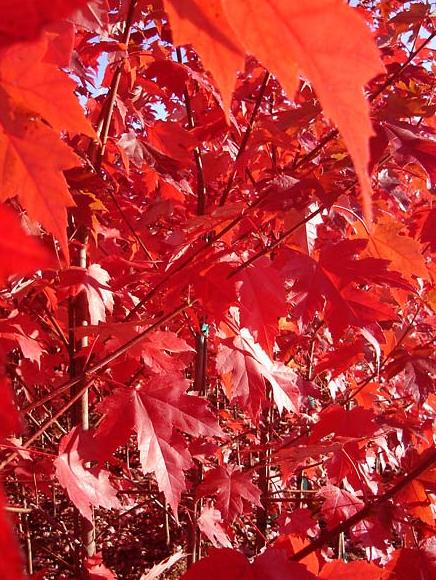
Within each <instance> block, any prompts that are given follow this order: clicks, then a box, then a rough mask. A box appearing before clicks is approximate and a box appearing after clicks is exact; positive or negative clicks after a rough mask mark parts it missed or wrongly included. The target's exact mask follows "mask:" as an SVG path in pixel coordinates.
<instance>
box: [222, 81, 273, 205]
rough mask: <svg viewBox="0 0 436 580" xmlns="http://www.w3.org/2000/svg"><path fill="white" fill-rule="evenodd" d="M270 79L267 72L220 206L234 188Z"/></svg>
mask: <svg viewBox="0 0 436 580" xmlns="http://www.w3.org/2000/svg"><path fill="white" fill-rule="evenodd" d="M270 77H271V75H270V73H269V72H268V71H267V72H266V73H265V75H264V77H263V81H262V84H261V86H260V89H259V93H258V95H257V98H256V102H255V104H254V108H253V111H252V112H251V116H250V120H249V121H248V125H247V128H246V129H245V133H244V136H243V137H242V141H241V144H240V145H239V150H238V154H237V155H236V159H235V162H234V168H233V171H232V173H231V174H230V177H229V180H228V181H227V185H226V188H225V190H224V191H223V194H222V196H221V199H220V201H219V205H220V206H223V205H224V204H225V203H226V200H227V197H228V195H229V193H230V190H231V189H232V187H233V182H234V181H235V177H236V173H237V162H238V160H239V158H240V157H241V155H242V154H243V153H244V151H245V149H246V148H247V143H248V140H249V139H250V135H251V133H252V132H253V127H254V121H255V120H256V117H257V113H258V112H259V108H260V105H261V103H262V99H263V97H264V95H265V91H266V87H267V86H268V81H269V79H270Z"/></svg>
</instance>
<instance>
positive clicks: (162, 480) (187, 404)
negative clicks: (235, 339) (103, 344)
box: [95, 375, 222, 515]
mask: <svg viewBox="0 0 436 580" xmlns="http://www.w3.org/2000/svg"><path fill="white" fill-rule="evenodd" d="M187 388H188V382H187V381H186V380H183V379H181V378H179V377H177V376H171V375H166V376H162V377H161V378H160V380H159V381H156V379H155V378H154V377H151V378H150V379H148V380H147V381H146V382H145V384H142V385H140V386H138V387H136V388H131V389H118V390H116V391H115V392H114V394H113V395H111V396H110V397H108V398H107V399H106V400H105V401H104V403H103V405H102V407H101V411H102V412H104V413H106V415H105V417H104V419H103V421H102V423H101V424H100V426H99V428H98V430H97V432H96V434H95V444H96V449H97V450H98V451H97V454H96V458H98V459H99V460H100V461H105V460H106V459H107V458H108V457H109V455H110V454H111V453H112V452H113V451H114V450H115V449H116V448H117V447H119V446H120V445H122V444H124V443H125V442H126V441H127V440H128V438H129V436H130V433H131V432H132V430H133V429H136V432H137V439H138V448H139V451H140V459H141V465H142V468H143V470H144V473H151V472H154V474H155V476H156V480H157V483H158V485H159V489H160V490H161V491H162V492H163V493H164V494H165V497H166V500H167V502H168V503H169V504H170V506H171V507H172V509H173V511H174V514H175V515H177V506H178V503H179V501H180V496H181V493H182V491H184V490H185V488H186V484H185V478H184V474H183V472H184V471H186V470H187V469H189V468H190V467H191V465H192V459H191V455H190V454H189V452H188V450H187V446H186V442H185V440H184V438H183V437H182V435H181V434H180V433H179V432H177V431H175V429H178V430H179V431H181V432H183V433H188V434H190V435H193V436H194V437H199V436H205V437H214V436H221V434H222V433H221V430H220V428H219V426H218V424H217V423H216V420H215V418H214V416H213V415H212V413H211V412H210V411H209V410H208V409H207V406H206V403H205V402H204V401H203V400H202V399H200V398H199V397H195V396H190V395H186V394H185V391H186V390H187Z"/></svg>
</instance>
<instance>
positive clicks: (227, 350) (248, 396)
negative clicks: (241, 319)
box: [216, 328, 301, 422]
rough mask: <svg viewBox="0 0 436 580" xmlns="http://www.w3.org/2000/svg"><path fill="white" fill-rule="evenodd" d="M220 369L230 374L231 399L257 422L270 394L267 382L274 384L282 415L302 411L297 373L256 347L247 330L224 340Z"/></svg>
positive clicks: (275, 398)
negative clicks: (267, 395)
mask: <svg viewBox="0 0 436 580" xmlns="http://www.w3.org/2000/svg"><path fill="white" fill-rule="evenodd" d="M216 365H217V370H218V372H219V373H221V374H222V375H223V379H224V385H225V386H226V385H227V381H226V375H227V374H230V377H231V381H230V387H229V388H228V389H227V396H228V398H229V399H230V400H236V401H238V403H239V404H240V405H241V406H242V408H243V409H245V410H246V411H247V412H248V414H249V415H250V417H251V418H252V419H253V421H255V422H257V421H258V419H259V414H260V410H261V407H262V403H263V401H265V398H266V395H265V390H266V383H265V380H267V381H268V383H269V384H270V385H271V388H272V392H273V397H274V401H275V403H276V405H277V407H278V409H279V412H280V413H281V412H282V411H283V409H287V410H288V411H293V412H298V411H299V408H300V398H301V392H300V389H299V386H298V378H297V375H296V373H295V372H294V371H293V370H292V369H290V368H289V367H287V366H286V365H284V364H283V363H280V362H276V361H272V360H271V359H270V358H269V356H268V355H267V354H266V353H265V352H264V351H263V350H262V348H261V347H260V346H259V345H258V344H256V343H255V342H254V340H253V338H252V336H251V335H250V333H249V331H248V330H247V329H245V328H242V329H241V330H240V334H239V335H238V336H236V337H235V338H234V339H225V340H223V341H222V342H221V343H220V345H219V349H218V354H217V358H216Z"/></svg>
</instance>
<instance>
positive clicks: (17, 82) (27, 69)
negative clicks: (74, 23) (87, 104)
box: [0, 38, 96, 138]
mask: <svg viewBox="0 0 436 580" xmlns="http://www.w3.org/2000/svg"><path fill="white" fill-rule="evenodd" d="M48 46H49V45H48V42H47V38H43V39H41V40H40V41H38V42H34V43H31V44H29V43H27V44H24V45H23V44H17V45H14V46H12V47H10V48H9V49H7V50H4V51H1V52H0V86H1V87H2V89H3V90H4V91H5V93H6V94H7V96H8V99H9V102H10V103H13V106H14V108H15V109H17V110H26V111H29V112H33V113H35V114H36V115H37V116H39V117H41V118H42V119H43V120H44V121H46V122H47V123H48V124H49V125H51V127H52V128H53V129H55V130H56V131H62V130H67V131H70V132H71V133H84V134H85V135H89V136H90V137H92V138H96V134H95V131H94V129H93V128H92V126H91V124H90V123H89V121H88V120H87V119H86V117H85V115H84V111H83V109H82V107H81V106H80V104H79V101H78V100H77V97H76V96H75V95H74V92H73V91H74V88H75V83H74V82H73V81H72V80H71V79H70V78H69V77H68V76H67V75H66V74H65V73H63V72H62V71H60V70H59V69H58V67H57V66H55V65H53V64H51V63H49V62H46V61H45V60H44V58H45V55H46V53H47V49H48Z"/></svg>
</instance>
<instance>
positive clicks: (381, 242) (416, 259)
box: [367, 222, 428, 280]
mask: <svg viewBox="0 0 436 580" xmlns="http://www.w3.org/2000/svg"><path fill="white" fill-rule="evenodd" d="M402 229H403V226H402V225H401V224H399V223H395V222H390V223H388V222H380V223H377V225H376V226H375V227H374V229H373V230H372V231H371V234H370V236H369V242H368V246H367V250H368V252H369V254H370V255H371V256H374V258H382V259H383V260H390V262H391V263H390V265H389V269H390V270H395V271H396V272H400V273H401V275H402V276H404V277H406V278H408V279H409V280H413V277H414V276H420V277H421V278H425V279H427V278H428V270H427V268H426V265H425V260H424V257H423V255H422V245H421V244H420V243H419V242H418V241H416V240H414V239H413V238H410V237H409V236H402V235H401V234H400V232H401V230H402Z"/></svg>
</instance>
